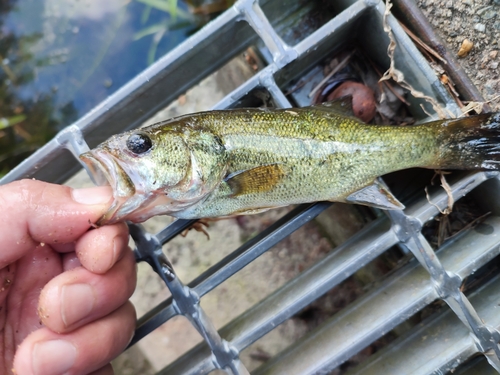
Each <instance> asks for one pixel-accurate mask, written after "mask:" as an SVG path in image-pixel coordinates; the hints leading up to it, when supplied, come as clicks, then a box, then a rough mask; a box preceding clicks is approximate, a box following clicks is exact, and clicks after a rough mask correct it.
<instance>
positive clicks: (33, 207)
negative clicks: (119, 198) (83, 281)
mask: <svg viewBox="0 0 500 375" xmlns="http://www.w3.org/2000/svg"><path fill="white" fill-rule="evenodd" d="M111 198H112V192H111V188H110V187H109V186H106V187H94V188H88V189H72V188H70V187H68V186H62V185H55V184H49V183H46V182H41V181H34V180H22V181H16V182H12V183H10V184H7V185H4V186H0V268H3V267H5V266H6V265H7V264H10V263H12V262H14V261H16V260H17V259H19V258H21V257H22V256H23V255H24V254H25V253H26V252H27V251H29V250H31V249H33V248H34V247H35V246H37V245H38V244H39V243H47V244H49V245H50V244H57V243H69V242H73V241H75V240H76V239H78V238H79V237H80V236H81V235H82V234H83V233H85V232H86V231H87V230H88V229H89V228H90V227H91V223H95V222H96V221H97V219H99V217H100V216H102V215H103V214H104V212H105V211H106V209H107V208H108V207H109V205H110V204H111Z"/></svg>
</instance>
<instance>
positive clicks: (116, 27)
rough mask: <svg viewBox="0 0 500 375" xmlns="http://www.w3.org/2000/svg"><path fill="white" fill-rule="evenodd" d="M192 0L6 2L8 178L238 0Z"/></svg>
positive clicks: (1, 153) (1, 116)
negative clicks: (16, 166)
mask: <svg viewBox="0 0 500 375" xmlns="http://www.w3.org/2000/svg"><path fill="white" fill-rule="evenodd" d="M189 3H190V4H189V6H188V4H186V3H185V2H181V1H177V0H105V1H104V0H17V1H16V0H3V1H1V2H0V176H1V175H3V174H5V173H6V172H8V171H9V170H10V169H12V168H13V167H14V166H15V165H17V164H18V163H19V162H21V161H22V160H23V159H25V158H26V157H27V156H28V155H29V154H31V153H32V152H33V151H35V150H36V149H37V148H39V147H41V146H42V145H43V144H44V143H46V142H47V141H48V140H50V139H51V138H52V136H53V135H54V134H55V133H56V132H57V131H58V130H60V129H62V128H63V127H64V126H67V125H69V124H71V123H72V122H74V121H75V120H77V119H78V118H80V117H81V116H82V115H84V114H85V113H86V112H87V111H89V110H90V109H92V108H93V107H94V106H96V105H97V104H98V103H99V102H101V101H102V100H104V99H105V98H106V97H107V96H108V95H110V94H112V93H113V92H114V91H116V90H117V89H118V88H120V87H121V86H122V85H123V84H125V83H126V82H128V81H129V80H130V79H131V78H133V77H134V76H135V75H137V74H138V73H140V72H141V71H142V70H144V69H145V68H146V67H147V66H148V65H150V64H152V63H153V62H154V61H155V60H157V59H158V58H159V57H161V56H162V55H164V54H165V53H167V52H168V51H170V50H172V49H173V48H174V47H175V46H176V45H178V44H179V43H180V42H182V41H183V40H185V39H186V38H187V37H188V36H189V35H191V34H192V33H194V32H195V31H196V30H197V28H199V27H200V26H201V25H202V24H203V23H204V22H206V21H208V20H209V19H210V18H211V17H213V16H215V15H216V14H218V13H220V12H221V11H223V10H224V9H226V8H227V7H229V6H230V5H231V3H232V1H227V0H218V1H213V0H212V1H208V2H207V1H201V2H200V1H198V3H195V2H194V1H193V0H191V1H189ZM207 3H208V5H207ZM214 4H215V5H214Z"/></svg>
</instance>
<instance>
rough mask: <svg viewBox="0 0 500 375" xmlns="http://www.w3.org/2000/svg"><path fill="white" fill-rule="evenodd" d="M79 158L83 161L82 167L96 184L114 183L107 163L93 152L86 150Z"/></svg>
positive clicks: (110, 184) (111, 184)
mask: <svg viewBox="0 0 500 375" xmlns="http://www.w3.org/2000/svg"><path fill="white" fill-rule="evenodd" d="M80 160H81V161H82V162H83V163H84V168H85V170H86V171H87V173H88V174H89V176H90V178H91V179H92V182H94V184H96V185H98V186H107V185H109V186H113V185H114V179H113V176H112V175H111V173H110V171H109V169H108V168H107V165H106V164H105V163H103V162H102V160H101V159H100V158H99V157H98V156H97V155H95V153H94V152H92V151H88V152H85V153H83V154H81V155H80Z"/></svg>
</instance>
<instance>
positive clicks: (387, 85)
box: [368, 59, 410, 106]
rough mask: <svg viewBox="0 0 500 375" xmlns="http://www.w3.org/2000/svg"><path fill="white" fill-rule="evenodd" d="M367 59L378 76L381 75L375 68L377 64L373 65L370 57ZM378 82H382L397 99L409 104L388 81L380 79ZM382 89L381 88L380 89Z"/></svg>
mask: <svg viewBox="0 0 500 375" xmlns="http://www.w3.org/2000/svg"><path fill="white" fill-rule="evenodd" d="M368 61H369V62H370V64H371V66H372V68H373V69H374V70H375V72H376V73H377V74H378V75H379V76H380V77H382V72H381V71H380V70H379V69H378V68H377V66H376V65H375V63H374V62H373V61H372V60H371V59H368ZM379 83H382V84H384V85H385V86H386V87H387V88H388V89H389V90H390V91H391V92H392V93H393V94H394V96H395V97H396V98H398V99H399V101H401V102H402V103H404V104H406V105H407V106H410V103H409V102H408V101H407V100H406V99H405V98H404V97H402V96H401V95H400V94H399V93H398V92H397V91H396V89H395V88H394V87H392V85H391V83H390V82H388V81H382V82H380V81H379ZM381 91H382V90H381Z"/></svg>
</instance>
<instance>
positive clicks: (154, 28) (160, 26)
mask: <svg viewBox="0 0 500 375" xmlns="http://www.w3.org/2000/svg"><path fill="white" fill-rule="evenodd" d="M164 30H168V24H167V23H166V22H161V23H156V24H154V25H151V26H148V27H146V28H144V29H142V30H139V31H138V32H136V33H135V34H134V40H139V39H141V38H144V37H145V36H148V35H152V34H156V33H158V32H161V31H164Z"/></svg>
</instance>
